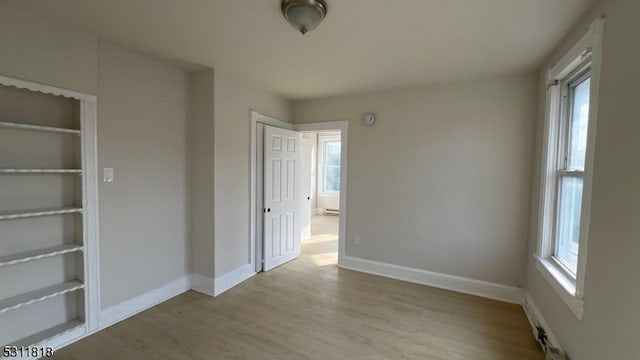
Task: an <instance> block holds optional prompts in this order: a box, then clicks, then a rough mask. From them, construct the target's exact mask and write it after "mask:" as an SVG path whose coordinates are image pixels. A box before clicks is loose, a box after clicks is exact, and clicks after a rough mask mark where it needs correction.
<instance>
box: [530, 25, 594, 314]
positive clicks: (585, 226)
mask: <svg viewBox="0 0 640 360" xmlns="http://www.w3.org/2000/svg"><path fill="white" fill-rule="evenodd" d="M603 30H604V18H599V19H596V20H595V21H594V22H593V23H592V24H591V26H590V27H589V30H588V31H587V33H586V34H585V35H584V36H583V37H582V38H581V39H580V40H578V41H577V42H576V43H575V44H574V46H573V47H571V49H569V51H567V52H566V53H565V55H564V56H563V57H562V58H561V59H560V60H559V61H558V62H557V63H556V64H555V65H554V66H553V67H552V68H550V69H548V70H547V71H546V74H545V78H546V83H547V98H546V108H545V122H544V139H543V141H544V143H543V147H542V167H541V170H542V171H541V174H540V176H541V178H540V187H541V189H540V207H539V216H538V219H539V224H538V246H537V249H536V254H535V255H534V256H535V263H536V268H537V269H538V271H540V273H541V274H542V276H543V277H544V278H545V279H546V280H547V281H548V282H549V284H550V285H551V287H552V288H553V289H554V290H555V291H556V292H557V293H558V295H559V296H560V297H561V298H562V300H563V301H564V302H565V303H566V304H567V306H569V308H570V309H571V311H572V312H573V313H574V314H575V315H576V317H577V318H578V319H582V315H583V308H584V303H585V294H584V278H585V273H586V261H587V250H588V236H589V221H590V213H591V211H590V210H591V209H590V208H591V189H592V177H593V157H594V152H595V140H596V123H597V116H598V97H599V96H598V89H599V87H600V64H601V58H602V33H603ZM586 62H589V63H590V68H591V70H590V72H591V84H590V94H589V119H588V133H587V147H586V158H585V169H584V172H583V173H582V172H581V171H580V173H582V174H581V175H582V178H583V188H582V209H581V217H580V234H579V251H578V265H577V269H576V273H575V274H573V273H572V272H571V271H569V270H568V269H567V268H566V267H564V266H563V265H562V264H561V263H560V262H559V261H557V260H556V259H555V258H554V254H555V249H556V246H555V234H554V228H555V225H556V210H557V208H558V200H557V194H556V192H557V189H558V181H559V179H558V173H559V172H561V170H559V169H560V166H559V162H560V161H563V160H562V159H561V158H560V155H561V153H562V152H564V150H563V149H560V148H559V145H561V144H562V141H561V140H562V139H561V137H562V131H563V129H562V125H563V123H564V120H563V111H562V97H563V95H564V94H563V91H564V90H563V88H564V87H565V86H566V84H567V81H568V80H570V79H572V78H573V74H574V73H575V71H576V70H578V69H580V68H583V67H584V65H585V63H586ZM565 172H566V171H565Z"/></svg>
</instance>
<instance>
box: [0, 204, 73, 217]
mask: <svg viewBox="0 0 640 360" xmlns="http://www.w3.org/2000/svg"><path fill="white" fill-rule="evenodd" d="M78 212H82V208H75V207H67V208H57V209H39V210H25V211H0V220H13V219H24V218H30V217H36V216H50V215H64V214H72V213H78Z"/></svg>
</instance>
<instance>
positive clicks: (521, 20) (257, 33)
mask: <svg viewBox="0 0 640 360" xmlns="http://www.w3.org/2000/svg"><path fill="white" fill-rule="evenodd" d="M4 1H7V0H4ZM10 1H12V2H13V3H14V4H15V5H16V6H19V7H22V8H26V9H28V10H31V11H34V12H37V13H41V14H44V15H46V16H51V17H54V18H56V19H57V20H58V21H60V22H62V23H67V24H70V25H72V26H74V27H77V28H80V29H83V30H87V31H90V32H93V33H96V34H97V35H98V36H100V37H101V38H103V39H105V40H108V41H112V42H115V43H119V44H122V45H124V46H126V47H129V48H132V49H135V50H139V51H142V52H146V53H150V54H154V55H158V56H162V57H167V58H172V59H178V60H184V61H187V62H191V63H196V64H201V65H206V66H211V67H214V68H216V70H217V71H223V72H225V73H229V74H231V75H233V76H235V77H239V78H241V79H243V80H244V81H247V82H249V83H251V84H254V85H255V86H257V87H260V88H263V89H266V90H270V91H273V92H275V93H277V94H279V95H282V96H284V97H286V98H289V99H301V98H312V97H324V96H332V95H342V94H350V93H357V92H365V91H373V90H381V89H388V88H397V87H404V86H415V85H421V84H429V83H442V82H450V81H458V80H463V79H471V78H480V77H485V76H491V75H497V74H505V73H514V72H520V71H526V70H532V69H535V68H536V67H537V66H539V64H540V62H541V61H542V60H543V59H544V58H545V57H546V56H547V55H548V54H549V52H550V51H551V50H552V48H553V47H554V46H555V44H556V43H557V42H558V41H559V40H560V39H561V38H562V37H563V36H564V35H565V34H566V33H567V32H568V31H569V30H570V29H571V28H572V27H573V26H574V25H575V23H576V22H577V21H578V19H579V18H580V17H581V16H582V15H583V14H584V13H585V12H586V10H587V9H588V8H589V6H590V5H591V3H592V2H593V1H592V0H393V1H391V0H327V3H328V14H327V17H326V19H325V20H324V21H323V23H321V24H320V26H319V27H318V28H317V29H316V30H314V31H313V32H310V33H308V34H306V35H304V36H303V35H301V34H299V33H298V32H296V31H295V30H294V29H293V28H291V27H290V25H289V24H288V23H287V22H286V21H285V19H284V18H283V17H282V15H281V13H280V8H279V5H280V1H279V0H47V1H42V0H10Z"/></svg>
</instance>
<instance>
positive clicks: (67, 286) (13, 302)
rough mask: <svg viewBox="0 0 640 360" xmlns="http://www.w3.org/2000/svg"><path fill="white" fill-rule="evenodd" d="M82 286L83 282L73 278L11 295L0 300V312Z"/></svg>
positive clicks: (62, 293)
mask: <svg viewBox="0 0 640 360" xmlns="http://www.w3.org/2000/svg"><path fill="white" fill-rule="evenodd" d="M82 288H84V284H83V283H81V282H79V281H75V280H74V281H68V282H65V283H62V284H58V285H53V286H48V287H46V288H42V289H38V290H34V291H30V292H27V293H24V294H20V295H16V296H12V297H10V298H6V299H3V300H0V314H2V313H5V312H7V311H9V310H15V309H18V308H21V307H23V306H27V305H31V304H34V303H37V302H40V301H44V300H47V299H51V298H53V297H56V296H60V295H64V294H66V293H68V292H72V291H76V290H79V289H82Z"/></svg>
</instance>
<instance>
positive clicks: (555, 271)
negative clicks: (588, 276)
mask: <svg viewBox="0 0 640 360" xmlns="http://www.w3.org/2000/svg"><path fill="white" fill-rule="evenodd" d="M535 260H536V268H537V269H538V271H539V272H540V274H542V277H544V278H545V279H546V280H547V282H548V283H549V284H550V285H551V287H552V288H553V289H554V290H555V291H556V293H558V295H560V298H561V299H562V301H564V303H565V304H567V306H568V307H569V309H571V311H572V312H573V314H574V315H575V316H576V317H577V318H578V320H582V315H583V312H584V299H580V298H578V297H577V296H576V295H575V294H576V285H575V280H574V279H572V278H570V277H568V276H567V275H566V274H565V273H564V272H563V271H562V270H561V269H560V268H559V266H558V265H557V264H556V263H555V262H553V260H551V259H544V258H541V257H539V256H535Z"/></svg>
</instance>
